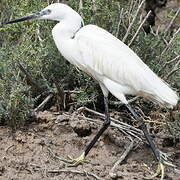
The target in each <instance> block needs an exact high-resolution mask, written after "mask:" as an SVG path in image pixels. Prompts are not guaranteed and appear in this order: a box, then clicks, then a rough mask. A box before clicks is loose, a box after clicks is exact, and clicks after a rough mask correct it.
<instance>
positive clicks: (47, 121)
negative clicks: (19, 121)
mask: <svg viewBox="0 0 180 180" xmlns="http://www.w3.org/2000/svg"><path fill="white" fill-rule="evenodd" d="M37 117H38V120H37V121H36V122H34V123H32V124H30V125H28V126H27V127H26V129H23V130H18V131H16V132H14V133H13V132H12V131H11V130H10V129H8V128H7V127H0V144H1V145H0V155H1V156H0V180H21V179H26V180H32V179H33V180H39V179H46V180H48V179H51V180H59V179H66V180H69V179H73V180H84V179H107V180H108V179H124V180H135V179H136V180H141V179H144V178H145V177H149V176H150V175H151V173H150V172H151V171H152V172H153V171H155V168H156V167H157V163H156V161H155V159H154V157H153V155H152V153H151V151H150V148H149V147H148V146H147V144H146V143H142V142H141V143H139V144H138V145H135V146H134V148H133V150H132V151H131V152H130V153H129V155H128V156H127V157H126V159H125V160H124V161H122V163H121V164H120V165H118V166H117V167H116V168H115V170H114V175H113V176H112V175H111V174H112V173H110V172H111V171H110V170H111V168H112V167H113V166H114V164H115V162H116V161H117V160H118V159H120V157H121V155H122V153H123V152H124V151H125V149H127V148H128V147H129V146H130V142H131V141H130V140H129V138H128V136H127V135H125V134H123V133H121V132H119V131H118V130H117V129H115V128H113V127H111V128H109V129H108V130H107V131H106V132H105V133H104V134H103V135H102V137H101V139H100V140H99V141H98V143H96V145H95V147H94V148H93V149H92V150H91V151H90V153H89V155H88V156H87V160H88V161H89V162H88V163H84V164H82V165H79V166H78V167H67V165H66V163H64V162H62V161H60V160H59V157H65V158H67V155H71V156H72V157H78V156H79V155H80V154H81V153H82V152H83V150H84V148H85V146H86V145H87V144H88V142H89V141H90V140H91V139H92V137H93V136H94V134H95V133H96V132H97V130H98V128H99V125H97V123H95V122H90V121H88V120H87V119H86V118H77V117H76V115H73V116H72V114H71V116H69V115H68V114H67V113H66V114H57V113H54V112H49V111H45V112H40V113H39V114H38V115H37ZM99 122H101V123H102V121H100V120H99ZM77 130H78V132H80V133H78V134H77V133H76V132H77ZM81 136H85V137H81ZM135 141H136V140H135ZM135 141H134V142H135ZM155 141H156V143H157V144H158V146H159V148H160V149H161V150H162V151H163V152H171V153H172V152H173V153H174V154H173V155H172V158H173V160H174V163H175V164H178V163H179V162H180V143H176V146H175V145H170V144H168V145H167V146H165V147H162V145H163V141H164V139H161V138H156V139H155ZM165 172H166V176H165V179H167V180H179V179H180V170H178V169H177V168H171V167H168V168H166V171H165ZM79 173H80V174H79ZM155 179H156V178H155Z"/></svg>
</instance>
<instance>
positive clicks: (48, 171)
mask: <svg viewBox="0 0 180 180" xmlns="http://www.w3.org/2000/svg"><path fill="white" fill-rule="evenodd" d="M46 172H47V173H53V174H54V173H56V174H60V173H74V174H80V175H82V176H86V177H88V176H91V177H93V178H94V179H97V180H102V178H100V177H98V176H97V175H96V174H94V173H91V172H87V171H85V170H83V171H78V170H66V169H62V170H46Z"/></svg>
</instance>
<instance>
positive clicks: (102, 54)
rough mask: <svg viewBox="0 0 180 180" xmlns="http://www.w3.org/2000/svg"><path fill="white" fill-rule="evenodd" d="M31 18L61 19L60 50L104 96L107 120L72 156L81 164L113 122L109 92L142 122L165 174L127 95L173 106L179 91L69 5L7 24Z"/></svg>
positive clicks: (161, 159)
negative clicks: (82, 148) (84, 23)
mask: <svg viewBox="0 0 180 180" xmlns="http://www.w3.org/2000/svg"><path fill="white" fill-rule="evenodd" d="M30 19H49V20H54V21H58V22H59V23H57V24H56V25H55V27H54V28H53V30H52V35H53V39H54V41H55V44H56V46H57V48H58V49H59V51H60V53H61V54H62V55H63V56H64V58H65V59H67V60H68V61H69V62H70V63H72V64H73V65H75V66H77V67H78V68H79V69H81V70H82V71H84V72H86V73H87V74H89V75H90V76H92V77H93V78H94V79H95V80H96V81H97V82H98V83H99V85H100V87H101V89H102V92H103V95H104V105H105V121H104V123H103V125H102V127H101V128H100V130H99V131H98V132H97V134H96V135H95V137H94V138H93V139H92V141H91V142H90V143H89V145H88V146H87V147H86V149H85V151H84V152H83V153H82V155H81V156H80V157H78V158H76V159H71V160H72V161H71V162H72V163H75V164H79V163H80V162H83V161H85V157H86V156H87V154H88V153H89V151H90V150H91V148H92V147H93V145H94V144H95V143H96V141H97V140H98V139H99V137H100V136H101V135H102V133H103V132H104V131H105V130H106V129H107V128H108V126H109V125H110V116H109V109H108V94H109V92H110V93H111V94H113V95H114V96H115V97H116V98H118V99H119V100H120V101H121V102H122V103H124V104H125V105H126V107H127V108H128V110H129V111H130V112H131V113H132V115H133V116H134V118H135V119H137V120H139V121H140V122H141V129H142V131H143V133H144V135H145V138H146V139H147V141H148V143H149V144H150V147H151V149H152V152H153V154H154V156H155V158H156V160H157V161H158V162H159V164H158V167H159V168H158V172H157V174H160V173H161V176H162V179H163V176H164V165H165V164H166V165H172V164H171V163H170V162H168V160H167V159H166V158H165V157H164V154H163V153H162V152H161V151H160V150H159V149H158V148H157V147H156V146H155V144H154V142H153V141H152V139H151V137H150V135H149V133H148V130H147V127H146V125H145V123H144V121H143V120H142V119H141V118H139V117H138V115H137V114H136V113H135V111H134V110H133V109H132V108H131V106H130V105H129V104H128V101H127V99H126V97H125V95H127V94H131V95H138V96H143V97H145V98H148V99H150V100H152V101H154V102H158V103H159V104H160V105H163V106H165V107H170V108H172V107H173V106H175V105H176V104H177V101H178V96H177V94H176V93H175V92H174V91H173V90H172V89H171V88H170V87H169V86H168V85H167V84H166V83H165V82H164V81H163V80H161V79H160V78H159V77H158V76H157V75H156V74H155V73H154V72H152V71H151V70H150V68H149V67H148V66H147V65H146V64H144V63H143V61H142V60H141V59H140V58H139V57H138V56H137V55H136V54H135V53H134V52H133V51H132V50H131V49H130V48H129V47H128V46H127V45H125V44H124V43H123V42H121V41H120V40H119V39H117V38H116V37H114V36H113V35H112V34H110V33H109V32H107V31H106V30H104V29H102V28H100V27H98V26H95V25H86V26H83V27H82V24H83V19H82V17H81V16H80V15H79V14H78V13H77V12H76V11H74V10H73V9H72V8H71V7H69V6H68V5H65V4H62V3H54V4H51V5H49V6H47V7H46V8H45V9H43V10H42V11H40V12H38V13H35V14H32V15H29V16H25V17H21V18H18V19H15V20H10V21H9V22H7V23H6V24H11V23H16V22H20V21H25V20H30Z"/></svg>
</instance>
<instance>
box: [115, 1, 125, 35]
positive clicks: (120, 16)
mask: <svg viewBox="0 0 180 180" xmlns="http://www.w3.org/2000/svg"><path fill="white" fill-rule="evenodd" d="M118 7H119V8H120V6H119V3H118ZM123 10H124V9H123V8H122V9H121V12H120V15H119V22H118V26H117V31H116V37H118V34H119V27H120V24H121V20H122V15H123Z"/></svg>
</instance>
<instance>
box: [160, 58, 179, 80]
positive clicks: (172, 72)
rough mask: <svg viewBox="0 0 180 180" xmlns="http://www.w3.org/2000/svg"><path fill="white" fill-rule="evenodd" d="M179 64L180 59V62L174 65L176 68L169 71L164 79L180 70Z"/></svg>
mask: <svg viewBox="0 0 180 180" xmlns="http://www.w3.org/2000/svg"><path fill="white" fill-rule="evenodd" d="M179 64H180V61H178V62H177V63H176V65H175V66H174V68H173V69H172V71H171V72H169V73H168V74H167V76H165V77H164V78H163V79H164V80H167V79H168V78H169V77H170V76H172V75H173V74H174V73H175V72H176V71H178V70H180V67H178V66H179Z"/></svg>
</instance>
